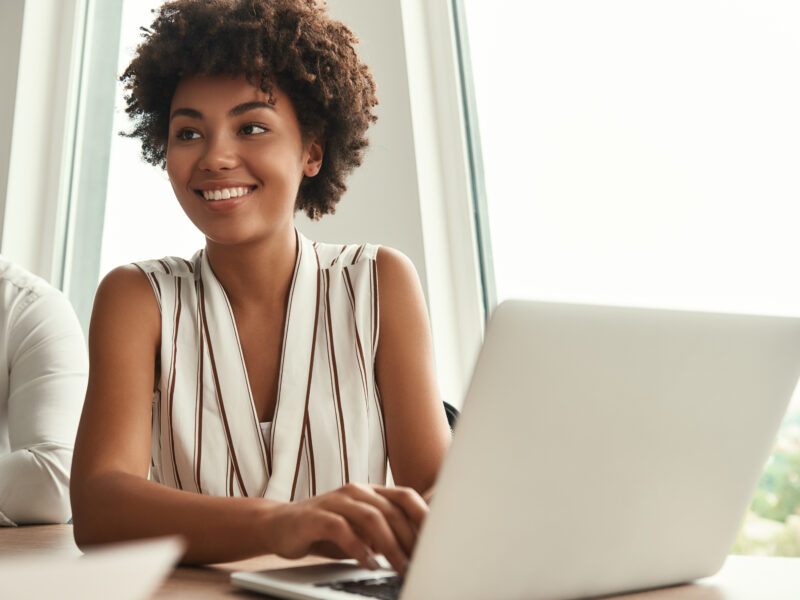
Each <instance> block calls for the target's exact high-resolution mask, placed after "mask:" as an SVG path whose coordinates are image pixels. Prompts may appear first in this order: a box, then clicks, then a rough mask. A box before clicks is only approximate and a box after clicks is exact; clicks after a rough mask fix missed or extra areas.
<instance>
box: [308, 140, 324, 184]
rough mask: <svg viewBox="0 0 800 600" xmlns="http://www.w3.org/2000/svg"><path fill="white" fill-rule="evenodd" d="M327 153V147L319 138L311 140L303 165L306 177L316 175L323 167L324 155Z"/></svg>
mask: <svg viewBox="0 0 800 600" xmlns="http://www.w3.org/2000/svg"><path fill="white" fill-rule="evenodd" d="M324 154H325V148H324V146H323V144H322V142H320V141H319V140H317V139H314V140H313V141H311V142H310V143H309V145H308V150H307V151H306V162H305V164H304V165H303V175H305V176H306V177H314V176H315V175H316V174H317V173H319V170H320V169H321V168H322V156H323V155H324Z"/></svg>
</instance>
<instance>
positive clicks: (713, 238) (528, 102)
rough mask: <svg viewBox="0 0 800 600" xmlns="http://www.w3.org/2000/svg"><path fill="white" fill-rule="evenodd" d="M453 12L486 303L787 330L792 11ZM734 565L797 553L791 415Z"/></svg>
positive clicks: (780, 3) (759, 6) (797, 160)
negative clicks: (642, 313)
mask: <svg viewBox="0 0 800 600" xmlns="http://www.w3.org/2000/svg"><path fill="white" fill-rule="evenodd" d="M455 5H456V10H457V12H458V13H459V18H460V20H461V23H462V24H463V27H462V31H461V33H462V38H463V37H465V36H466V37H468V39H469V53H470V58H471V60H470V64H469V66H470V69H471V76H472V80H471V81H470V82H468V85H472V86H474V95H472V97H471V100H472V101H473V105H472V108H473V110H474V113H473V114H474V115H475V119H473V121H472V123H471V129H472V131H473V132H474V134H475V135H474V136H473V145H477V144H479V145H480V150H481V154H482V169H483V171H482V173H481V177H480V178H478V181H481V182H484V183H483V185H485V190H480V189H479V190H478V192H479V193H480V192H482V191H485V196H484V197H483V202H485V206H484V214H485V218H484V220H483V221H482V223H481V224H480V227H479V230H481V231H482V232H483V234H484V243H485V244H486V245H487V246H489V247H490V250H491V251H490V252H485V253H484V257H489V258H488V260H485V261H484V264H483V265H482V266H483V269H484V271H485V272H486V273H487V274H488V275H487V276H486V277H485V280H486V281H488V282H489V285H490V286H491V285H494V286H495V288H494V289H491V290H489V293H488V294H487V296H488V297H490V298H491V297H496V298H497V300H498V301H500V300H502V299H504V298H509V297H528V298H536V299H543V300H556V301H560V300H563V301H577V302H586V303H601V304H603V303H607V304H623V305H638V306H658V307H668V308H690V309H700V310H712V311H723V312H724V311H732V312H751V313H761V314H781V315H793V316H800V278H798V277H796V276H795V275H794V274H795V273H796V272H797V265H798V261H799V260H800V236H798V235H797V233H796V223H798V221H800V202H798V198H800V179H798V178H797V172H798V165H800V144H798V140H800V112H798V111H797V106H799V105H800V80H798V78H797V77H796V76H795V75H794V74H795V73H796V70H797V64H796V62H797V61H796V57H797V56H800V36H798V35H797V31H798V30H800V7H798V5H797V4H796V3H794V2H792V1H791V0H742V1H736V2H725V3H720V2H716V1H713V2H712V1H710V0H691V1H689V0H686V1H673V2H639V1H637V0H604V1H603V2H597V1H596V0H568V1H558V2H557V1H545V0H535V1H530V0H499V1H498V2H491V3H487V2H484V1H482V0H456V3H455ZM462 47H463V45H462ZM467 96H468V100H470V97H469V94H468V95H467ZM478 140H479V141H478ZM492 256H493V258H491V257H492ZM492 282H493V283H492ZM736 550H737V551H740V552H746V553H767V554H785V555H798V556H800V400H798V399H796V400H795V401H794V402H793V404H792V405H791V408H790V411H789V413H788V415H787V418H786V422H785V423H784V424H783V426H782V428H781V432H780V438H779V442H778V445H777V446H776V448H775V452H774V454H773V456H772V457H771V459H770V462H769V464H768V465H767V469H766V471H765V473H764V477H763V479H762V481H761V483H760V485H759V488H758V491H757V493H756V496H755V498H754V501H753V505H752V507H751V511H750V513H749V514H748V517H747V520H746V522H745V525H744V527H743V530H742V535H741V536H740V538H739V540H738V542H737V546H736Z"/></svg>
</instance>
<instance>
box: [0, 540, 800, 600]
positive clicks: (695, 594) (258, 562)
mask: <svg viewBox="0 0 800 600" xmlns="http://www.w3.org/2000/svg"><path fill="white" fill-rule="evenodd" d="M38 551H47V552H55V553H59V554H64V555H76V556H77V555H79V554H80V550H78V548H77V546H75V542H74V541H73V539H72V526H71V525H41V526H29V527H18V528H6V527H2V528H0V560H2V559H3V558H6V557H10V556H18V555H20V554H22V553H26V552H38ZM318 560H319V559H313V558H312V559H307V560H304V561H288V560H284V559H281V558H277V557H275V556H261V557H257V558H252V559H249V560H244V561H239V562H234V563H226V564H221V565H213V566H210V567H197V568H191V567H179V568H177V569H175V570H174V571H173V573H172V575H170V577H169V579H167V581H166V582H164V585H162V587H161V589H159V591H158V592H157V593H156V595H155V596H154V598H178V597H180V598H190V599H195V598H197V599H212V598H217V599H218V598H258V597H262V598H264V596H258V595H254V594H250V593H249V592H245V591H241V590H238V589H236V588H234V587H233V586H231V584H230V583H229V582H228V577H229V575H230V573H231V572H232V571H240V570H252V571H255V570H259V569H273V568H279V567H284V566H287V565H293V564H301V563H303V562H306V563H309V562H315V561H318ZM616 598H619V599H620V600H800V558H757V557H744V556H731V557H729V558H728V560H727V561H726V562H725V566H724V567H723V568H722V570H721V571H720V572H719V573H718V574H717V575H715V576H714V577H710V578H708V579H704V580H701V581H699V582H697V583H694V584H691V585H683V586H677V587H672V588H665V589H661V590H655V591H650V592H641V593H635V594H628V595H624V596H616ZM487 600H492V599H490V598H487ZM607 600H612V599H610V598H609V599H607Z"/></svg>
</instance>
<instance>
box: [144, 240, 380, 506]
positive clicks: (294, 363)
mask: <svg viewBox="0 0 800 600" xmlns="http://www.w3.org/2000/svg"><path fill="white" fill-rule="evenodd" d="M297 248H298V251H297V262H296V264H295V270H294V275H293V278H292V284H291V289H290V294H289V303H288V307H287V312H286V316H285V318H286V323H285V326H284V340H283V352H282V357H281V371H280V373H279V377H278V397H277V399H276V405H275V415H274V418H273V422H272V424H271V427H270V428H269V432H270V433H269V436H268V439H264V436H262V433H261V427H260V425H259V423H258V422H257V415H256V411H255V408H254V404H253V401H252V395H251V392H250V385H249V382H248V379H247V370H246V367H245V363H244V358H243V355H242V352H241V345H240V343H239V336H238V332H237V330H236V323H235V320H234V317H233V311H232V309H231V306H230V303H229V301H228V298H227V295H226V293H225V290H224V289H223V288H222V285H221V284H220V282H219V280H218V279H217V278H216V277H215V275H214V273H213V271H212V270H211V267H210V266H209V264H208V259H207V257H206V255H205V252H203V251H200V252H198V253H197V254H195V256H194V257H193V259H192V260H191V261H185V260H183V259H178V258H172V257H168V258H164V259H161V260H156V261H148V262H143V263H137V266H138V267H139V268H140V269H141V270H142V271H143V272H144V273H145V274H146V275H147V277H148V280H149V281H150V283H151V285H152V287H153V291H154V293H155V294H156V297H157V299H158V301H159V306H160V308H161V322H162V332H161V339H162V345H161V380H160V382H159V386H158V390H156V393H155V395H154V406H153V444H152V454H153V456H152V458H153V468H152V476H153V478H154V479H155V480H156V481H159V482H161V483H163V484H165V485H168V486H171V487H175V488H180V489H185V490H188V491H192V492H198V493H203V494H212V495H218V496H264V497H269V498H274V499H280V500H299V499H302V498H306V497H309V496H312V495H315V494H319V493H323V492H326V491H330V490H332V489H335V488H337V487H339V486H341V485H342V484H344V483H346V482H348V481H353V482H363V483H385V482H386V479H387V458H386V436H385V431H384V423H383V411H382V407H381V403H380V394H379V391H378V388H377V384H376V381H375V366H374V361H375V353H376V349H377V344H378V339H379V332H378V323H379V314H378V310H379V305H378V280H377V266H376V262H375V260H376V256H377V250H378V248H377V247H376V246H372V245H367V244H362V245H360V246H357V245H348V246H342V245H333V244H320V243H312V242H311V241H309V240H307V239H306V238H305V237H303V236H302V235H301V234H299V233H298V234H297Z"/></svg>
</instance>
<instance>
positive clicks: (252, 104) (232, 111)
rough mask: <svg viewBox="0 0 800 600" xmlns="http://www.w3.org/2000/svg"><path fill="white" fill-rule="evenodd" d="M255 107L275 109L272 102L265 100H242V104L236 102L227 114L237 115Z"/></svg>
mask: <svg viewBox="0 0 800 600" xmlns="http://www.w3.org/2000/svg"><path fill="white" fill-rule="evenodd" d="M256 108H269V109H270V110H275V107H274V106H273V105H272V104H268V103H267V102H244V103H243V104H237V105H236V106H234V107H233V108H232V109H230V110H229V111H228V116H231V117H235V116H237V115H241V114H244V113H246V112H247V111H249V110H254V109H256Z"/></svg>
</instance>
